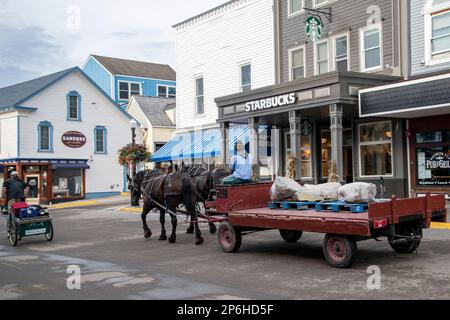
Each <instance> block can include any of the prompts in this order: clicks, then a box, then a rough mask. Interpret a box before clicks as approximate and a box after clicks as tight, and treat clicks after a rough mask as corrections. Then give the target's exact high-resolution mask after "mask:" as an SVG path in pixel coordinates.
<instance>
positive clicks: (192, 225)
mask: <svg viewBox="0 0 450 320" xmlns="http://www.w3.org/2000/svg"><path fill="white" fill-rule="evenodd" d="M193 233H194V224H193V223H192V220H191V223H190V224H189V228H188V229H187V230H186V234H193Z"/></svg>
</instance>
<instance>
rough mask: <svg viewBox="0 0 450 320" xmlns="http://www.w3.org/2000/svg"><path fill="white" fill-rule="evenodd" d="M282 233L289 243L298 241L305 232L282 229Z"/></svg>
mask: <svg viewBox="0 0 450 320" xmlns="http://www.w3.org/2000/svg"><path fill="white" fill-rule="evenodd" d="M280 235H281V237H282V238H283V240H284V241H286V242H287V243H296V242H297V241H298V240H300V238H301V237H302V235H303V232H302V231H298V230H280Z"/></svg>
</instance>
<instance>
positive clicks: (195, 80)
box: [194, 75, 206, 118]
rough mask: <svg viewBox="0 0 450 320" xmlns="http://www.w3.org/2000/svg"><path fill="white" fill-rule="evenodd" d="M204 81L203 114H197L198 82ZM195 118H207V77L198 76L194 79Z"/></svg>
mask: <svg viewBox="0 0 450 320" xmlns="http://www.w3.org/2000/svg"><path fill="white" fill-rule="evenodd" d="M198 79H203V113H200V114H199V113H197V110H198V108H197V98H198V96H197V80H198ZM194 108H195V110H194V115H195V116H194V117H195V118H204V117H206V103H205V77H204V76H203V75H199V76H196V77H195V78H194Z"/></svg>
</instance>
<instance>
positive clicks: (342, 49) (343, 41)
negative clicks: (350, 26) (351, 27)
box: [336, 36, 347, 59]
mask: <svg viewBox="0 0 450 320" xmlns="http://www.w3.org/2000/svg"><path fill="white" fill-rule="evenodd" d="M342 57H347V37H346V36H345V37H342V38H338V39H336V58H337V59H339V58H342Z"/></svg>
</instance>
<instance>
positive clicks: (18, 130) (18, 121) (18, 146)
mask: <svg viewBox="0 0 450 320" xmlns="http://www.w3.org/2000/svg"><path fill="white" fill-rule="evenodd" d="M17 157H20V117H17Z"/></svg>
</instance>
